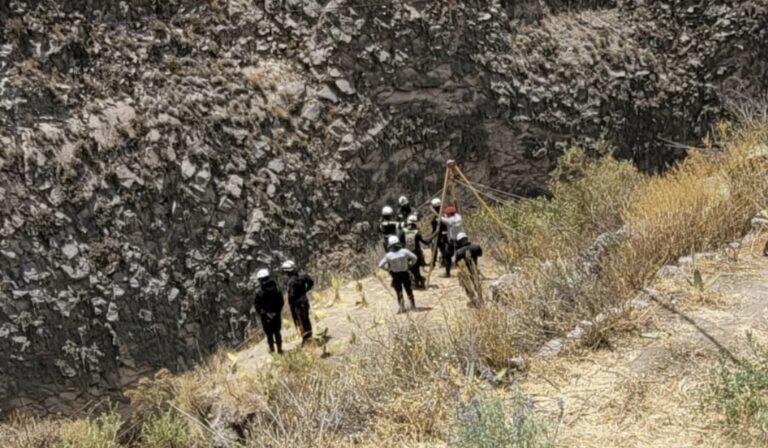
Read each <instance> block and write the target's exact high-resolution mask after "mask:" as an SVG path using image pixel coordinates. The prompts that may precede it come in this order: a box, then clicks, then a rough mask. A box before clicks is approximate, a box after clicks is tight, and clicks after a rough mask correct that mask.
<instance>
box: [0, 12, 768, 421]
mask: <svg viewBox="0 0 768 448" xmlns="http://www.w3.org/2000/svg"><path fill="white" fill-rule="evenodd" d="M767 10H768V1H766V0H754V1H747V2H740V3H738V4H734V3H733V2H726V1H710V2H696V1H672V0H663V1H647V2H645V1H639V0H638V1H625V2H619V3H618V4H616V2H611V1H593V2H561V1H548V2H542V1H536V0H527V1H512V0H496V1H487V0H484V1H480V0H477V1H474V0H469V1H461V2H459V1H420V0H411V1H404V2H391V3H390V2H376V1H367V0H349V1H339V0H334V1H330V2H326V1H322V2H317V1H315V0H285V1H273V0H267V1H263V2H261V1H260V2H253V1H251V0H229V1H227V0H211V1H203V0H200V1H196V2H188V1H185V2H180V1H178V0H171V1H159V0H157V1H156V0H130V1H124V2H112V1H107V0H78V1H68V2H56V1H53V0H34V1H33V0H28V1H11V2H10V3H8V2H3V3H2V4H0V20H2V27H3V31H2V37H1V38H2V46H0V71H2V73H3V77H2V79H0V123H1V124H2V126H0V145H1V146H2V152H1V153H0V172H2V176H1V177H0V199H1V201H0V203H1V204H2V205H1V206H0V281H1V282H2V289H0V407H1V408H2V410H4V411H5V410H8V409H11V408H26V409H31V410H36V411H41V412H45V411H61V412H71V411H72V410H73V409H75V407H76V406H78V405H79V404H81V403H83V402H86V401H87V400H90V399H93V398H94V397H98V396H100V395H103V394H105V393H113V392H116V391H119V390H120V389H121V388H122V387H123V386H125V385H127V384H130V383H132V382H133V381H135V380H136V379H137V378H138V377H139V376H141V375H143V374H146V373H147V372H150V371H152V370H153V369H156V368H158V367H169V368H171V369H172V370H181V369H185V368H188V367H189V366H191V365H192V364H194V363H195V362H196V361H197V360H199V359H200V357H201V356H203V355H205V354H206V353H209V352H210V351H211V350H213V349H214V348H215V347H216V346H217V345H218V344H220V343H236V342H237V341H239V340H240V338H241V337H242V331H243V327H244V325H245V322H246V321H247V311H248V309H249V307H250V291H251V290H252V287H253V282H252V280H251V279H250V274H251V273H252V272H253V270H254V269H255V268H256V267H260V266H272V267H274V266H276V264H277V263H278V262H279V261H281V260H282V259H284V258H285V257H289V256H290V257H296V258H298V259H300V260H303V261H314V262H316V263H318V262H319V263H320V265H322V266H323V267H327V265H328V264H329V263H334V264H341V263H342V261H345V262H349V260H354V255H355V254H356V253H358V252H359V251H360V250H361V249H363V248H364V246H365V245H366V244H367V242H368V241H369V240H370V237H371V226H372V223H373V221H374V219H375V215H376V213H377V211H378V209H379V207H380V206H381V205H383V204H384V202H386V201H389V202H391V201H392V200H393V199H394V198H395V197H396V196H398V195H399V194H401V193H407V194H409V195H410V196H411V197H413V198H414V199H416V200H424V199H428V197H429V195H430V194H431V192H434V191H436V190H437V189H438V188H439V184H440V181H441V179H440V177H441V175H442V162H443V161H444V160H445V159H447V158H449V157H455V158H457V159H458V160H459V162H460V163H461V164H462V166H463V167H464V169H465V171H466V172H467V173H468V174H469V175H470V176H472V177H474V178H477V179H483V180H485V182H488V183H491V184H493V185H496V186H498V187H500V188H504V189H507V190H514V191H516V192H518V193H522V194H538V193H541V192H543V191H544V183H545V179H546V175H547V171H548V169H549V168H550V166H551V162H552V160H554V158H555V156H556V155H557V153H558V151H559V150H560V149H562V148H563V147H565V146H567V145H569V144H577V143H589V142H590V141H593V140H596V139H608V140H610V141H612V142H613V143H614V144H615V145H616V146H617V148H618V151H619V154H621V155H623V156H625V157H631V158H634V159H635V160H636V161H637V162H638V163H640V164H641V165H642V166H644V167H646V168H654V167H659V166H663V165H664V164H665V163H667V162H669V161H672V160H674V159H676V158H677V157H679V156H680V152H679V150H677V149H675V148H674V147H673V148H670V147H669V145H668V144H669V142H681V143H687V142H694V141H697V139H699V138H700V137H702V136H703V135H704V134H705V133H706V132H707V130H708V128H709V126H711V125H712V123H713V122H715V121H716V120H717V119H719V118H721V117H724V116H726V115H727V114H726V112H725V110H724V107H723V104H724V98H725V97H726V95H727V92H728V91H729V90H734V89H735V90H738V91H739V92H741V93H742V94H746V95H749V94H751V93H755V92H761V91H764V90H765V87H766V83H768V31H767V30H768V11H767ZM565 11H568V12H565ZM485 182H484V183H485ZM329 253H333V254H336V255H334V256H330V255H325V254H329ZM339 254H341V255H339ZM318 260H319V261H318Z"/></svg>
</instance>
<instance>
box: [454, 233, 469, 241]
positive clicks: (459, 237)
mask: <svg viewBox="0 0 768 448" xmlns="http://www.w3.org/2000/svg"><path fill="white" fill-rule="evenodd" d="M465 239H467V234H466V233H464V232H459V234H458V235H456V241H461V240H465Z"/></svg>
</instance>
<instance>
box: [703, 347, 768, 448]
mask: <svg viewBox="0 0 768 448" xmlns="http://www.w3.org/2000/svg"><path fill="white" fill-rule="evenodd" d="M748 343H749V347H750V355H749V356H748V357H747V358H745V359H744V360H742V362H741V363H740V364H734V363H731V362H723V363H722V364H721V365H720V367H719V368H717V369H716V370H715V371H714V372H713V374H712V378H711V381H710V383H709V384H708V386H707V388H706V389H705V391H706V395H705V402H706V403H707V404H708V406H709V408H710V409H712V410H714V411H716V412H717V414H718V415H720V416H721V417H722V425H723V429H724V430H725V432H726V433H727V434H728V435H729V436H731V437H733V438H734V439H736V440H737V441H739V442H740V443H742V444H755V445H759V446H766V444H768V347H766V346H764V345H761V344H758V343H756V342H755V341H754V340H752V338H751V337H749V338H748Z"/></svg>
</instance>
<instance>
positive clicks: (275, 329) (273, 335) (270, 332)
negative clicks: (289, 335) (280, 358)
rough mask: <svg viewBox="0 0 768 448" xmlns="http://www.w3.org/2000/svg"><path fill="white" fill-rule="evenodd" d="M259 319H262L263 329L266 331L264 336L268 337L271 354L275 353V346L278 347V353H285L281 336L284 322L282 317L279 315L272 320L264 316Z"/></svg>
mask: <svg viewBox="0 0 768 448" xmlns="http://www.w3.org/2000/svg"><path fill="white" fill-rule="evenodd" d="M259 317H260V318H261V328H262V329H263V330H264V334H266V335H267V345H269V352H270V353H272V352H274V351H275V346H277V352H278V353H283V336H282V335H281V334H280V327H282V320H281V319H280V315H279V314H278V315H276V316H275V317H273V318H271V319H270V318H269V317H268V316H267V315H266V314H262V315H260V316H259Z"/></svg>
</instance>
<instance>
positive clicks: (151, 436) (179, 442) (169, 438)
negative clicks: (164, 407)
mask: <svg viewBox="0 0 768 448" xmlns="http://www.w3.org/2000/svg"><path fill="white" fill-rule="evenodd" d="M189 438H190V437H189V430H188V427H187V423H186V421H185V420H183V419H181V418H179V416H178V414H177V413H176V412H174V411H173V410H168V411H166V412H163V413H161V414H157V415H156V416H155V417H153V418H151V419H149V420H148V421H146V422H144V425H143V426H142V428H141V446H142V447H143V448H187V447H188V446H189V445H190V440H189Z"/></svg>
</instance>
